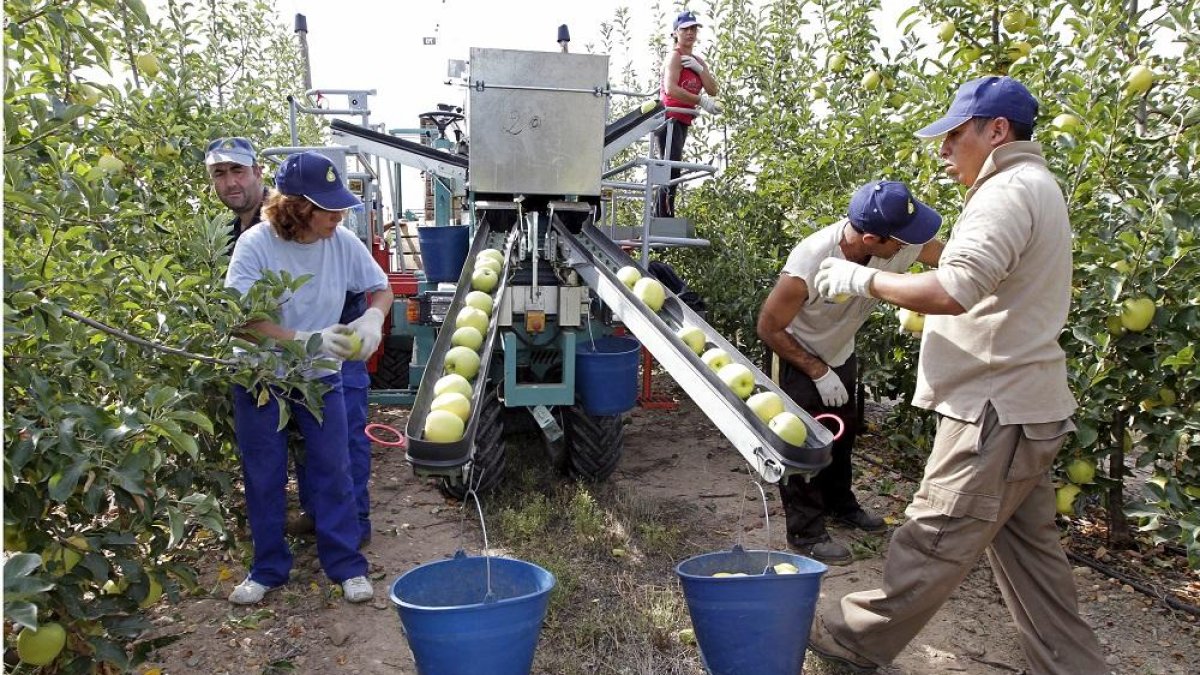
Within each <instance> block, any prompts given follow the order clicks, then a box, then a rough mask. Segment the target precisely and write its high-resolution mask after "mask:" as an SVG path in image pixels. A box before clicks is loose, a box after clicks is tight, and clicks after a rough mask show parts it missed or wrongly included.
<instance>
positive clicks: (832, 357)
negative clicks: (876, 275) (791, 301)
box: [783, 218, 921, 368]
mask: <svg viewBox="0 0 1200 675" xmlns="http://www.w3.org/2000/svg"><path fill="white" fill-rule="evenodd" d="M848 224H849V221H848V220H847V219H845V218H843V219H841V220H839V221H838V222H836V223H834V224H832V225H828V226H826V227H823V228H821V229H820V230H817V231H816V232H814V233H812V234H811V235H809V236H807V237H805V238H804V240H803V241H801V242H800V243H799V244H797V245H796V247H795V248H793V249H792V252H791V254H789V255H788V259H787V262H785V263H784V264H783V273H784V274H786V275H788V276H790V277H796V278H797V279H803V280H804V283H805V284H806V285H807V286H808V300H807V301H806V302H805V303H804V306H803V307H801V308H800V311H799V312H797V313H796V316H794V317H792V320H791V321H790V322H789V323H788V327H787V332H788V334H789V335H791V336H792V337H793V338H795V339H796V342H798V343H800V346H801V347H803V348H804V350H805V351H807V352H808V353H809V354H812V355H813V356H816V357H817V358H819V359H821V360H822V361H824V362H825V365H827V366H829V367H830V368H837V367H838V366H841V365H842V364H844V363H846V360H847V359H849V358H850V355H851V354H853V353H854V336H855V335H856V334H857V333H858V329H859V328H862V325H863V324H864V323H866V321H867V318H868V317H870V316H871V310H873V309H875V306H876V305H878V304H879V300H877V299H875V298H862V297H852V298H850V299H849V300H847V301H846V302H843V303H836V302H830V301H829V300H826V299H824V298H822V297H821V294H820V293H817V290H816V289H817V286H816V281H815V279H816V276H817V270H818V269H820V267H821V261H823V260H825V259H826V258H830V257H833V258H838V259H840V260H845V259H846V256H845V255H844V254H843V253H842V247H841V246H839V244H840V243H841V241H842V230H843V229H844V228H845V227H846V225H848ZM919 255H921V246H919V245H913V246H905V247H904V248H902V249H900V252H899V253H897V254H896V255H894V256H892V257H891V258H890V259H886V260H885V259H883V258H876V257H874V256H872V257H871V259H870V260H868V261H867V264H866V267H871V268H874V269H879V270H883V271H885V272H899V273H903V272H907V271H908V268H909V267H911V266H912V264H913V263H914V262H916V261H917V256H919Z"/></svg>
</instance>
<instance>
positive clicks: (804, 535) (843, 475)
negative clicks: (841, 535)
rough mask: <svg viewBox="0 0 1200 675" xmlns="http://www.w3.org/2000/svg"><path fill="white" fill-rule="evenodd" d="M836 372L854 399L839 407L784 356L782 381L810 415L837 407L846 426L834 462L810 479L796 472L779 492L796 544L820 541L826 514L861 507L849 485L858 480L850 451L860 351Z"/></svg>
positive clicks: (835, 447) (855, 430) (836, 445)
mask: <svg viewBox="0 0 1200 675" xmlns="http://www.w3.org/2000/svg"><path fill="white" fill-rule="evenodd" d="M833 372H834V373H836V374H837V376H838V378H839V379H841V381H842V385H843V386H845V387H846V391H848V392H850V400H849V401H847V402H846V404H845V405H842V406H839V407H837V408H828V407H826V406H825V404H824V403H822V402H821V394H820V392H818V391H817V385H815V384H813V381H812V378H810V377H809V376H808V375H805V374H804V372H803V371H800V370H798V369H796V368H794V367H793V366H792V365H791V364H789V363H788V362H786V361H784V360H783V359H780V364H779V386H780V387H782V388H783V390H784V391H785V392H787V394H788V396H791V397H792V400H793V401H795V402H796V404H797V405H799V406H800V407H801V408H804V409H805V410H806V411H808V414H810V415H814V416H815V415H820V414H821V413H833V414H835V415H837V416H838V417H840V418H842V421H843V422H845V423H846V432H845V433H844V434H842V437H841V438H839V439H838V440H836V441H834V442H833V461H832V463H830V465H829V466H827V467H825V469H824V470H822V471H821V472H820V473H818V474H817V475H816V476H813V477H812V478H811V479H809V480H807V481H806V480H804V478H803V477H801V476H793V477H791V478H790V479H789V480H788V482H787V483H786V484H781V485H780V486H779V496H780V498H781V500H782V501H783V512H784V514H785V515H786V518H787V532H788V540H789V541H791V542H792V543H794V544H800V545H802V544H811V543H815V542H817V541H821V540H822V539H824V538H825V537H826V536H827V534H826V532H825V516H826V515H828V514H834V515H840V514H848V513H853V512H854V511H857V510H858V509H859V508H860V507H859V505H858V499H856V498H855V497H854V492H852V491H851V490H850V486H851V483H852V481H853V478H852V470H851V465H850V452H851V450H853V449H854V440H855V439H856V438H857V437H858V401H857V400H856V399H857V397H858V389H857V387H856V386H855V381H856V380H857V375H858V357H857V356H856V355H851V356H850V358H849V359H847V360H846V362H845V363H844V364H842V365H841V366H838V367H837V368H834V369H833ZM834 427H836V425H834Z"/></svg>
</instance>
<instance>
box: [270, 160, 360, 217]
mask: <svg viewBox="0 0 1200 675" xmlns="http://www.w3.org/2000/svg"><path fill="white" fill-rule="evenodd" d="M275 188H276V189H278V190H279V192H280V193H282V194H285V195H292V196H297V197H304V198H306V199H308V201H310V202H312V203H314V204H316V205H317V206H319V207H321V208H323V209H325V210H326V211H344V210H345V209H349V208H352V207H355V206H358V205H359V204H362V202H361V201H359V199H358V197H355V196H354V193H353V192H350V191H349V190H347V189H346V183H345V181H343V180H342V172H341V171H340V170H338V168H337V167H336V166H334V164H333V162H332V161H330V159H329V158H328V157H326V156H325V155H322V154H320V153H317V152H313V151H311V150H309V151H306V152H298V153H296V154H294V155H288V158H287V159H285V160H283V164H281V165H279V170H278V171H276V172H275Z"/></svg>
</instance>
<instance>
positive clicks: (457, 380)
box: [433, 373, 474, 399]
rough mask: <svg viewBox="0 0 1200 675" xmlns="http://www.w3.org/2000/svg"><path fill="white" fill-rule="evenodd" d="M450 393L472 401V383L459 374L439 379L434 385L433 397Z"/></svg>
mask: <svg viewBox="0 0 1200 675" xmlns="http://www.w3.org/2000/svg"><path fill="white" fill-rule="evenodd" d="M449 392H457V393H459V394H462V395H463V396H466V397H467V398H468V399H470V398H471V394H472V393H473V392H474V390H473V389H472V388H471V383H470V382H469V381H468V380H467V378H465V377H463V376H462V375H459V374H458V373H451V374H449V375H443V376H442V377H440V378H438V381H437V382H434V383H433V395H434V396H435V397H436V396H441V395H442V394H446V393H449Z"/></svg>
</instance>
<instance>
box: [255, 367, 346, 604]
mask: <svg viewBox="0 0 1200 675" xmlns="http://www.w3.org/2000/svg"><path fill="white" fill-rule="evenodd" d="M322 382H324V383H325V384H328V385H330V386H331V387H332V388H331V389H330V390H329V391H328V392H326V393H325V396H324V407H323V409H322V415H323V417H324V421H323V422H318V421H317V419H316V418H315V417H314V416H313V414H312V413H311V412H309V411H308V409H307V408H305V407H304V404H303V403H302V402H301V401H298V400H297V401H292V402H289V403H288V405H289V406H290V412H291V414H292V419H293V420H294V422H295V424H296V426H297V427H298V428H299V429H300V434H301V436H303V438H304V455H305V463H306V468H307V473H308V475H307V480H306V489H307V493H308V494H307V499H308V501H309V503H310V504H311V505H312V507H313V516H314V520H315V521H316V532H317V558H318V559H320V561H321V568H322V569H324V570H325V574H326V576H328V577H329V578H330V579H331V580H332V581H334V582H335V583H341V582H343V581H345V580H346V579H350V578H352V577H357V576H362V575H364V574H366V573H367V560H366V558H364V557H363V555H362V554H361V553H359V552H358V541H359V528H358V523H357V516H356V512H355V507H354V502H353V499H352V494H351V493H352V487H351V479H350V461H349V452H348V450H347V446H346V407H345V402H344V400H343V398H342V378H341V376H340V375H330V376H329V377H326V378H323V379H322ZM233 421H234V431H235V433H236V434H237V443H238V452H239V453H240V454H241V458H242V475H243V479H244V481H245V486H246V511H247V516H248V518H249V521H250V537H251V539H252V541H253V542H254V564H253V566H252V567H251V569H250V578H251V579H252V580H254V581H257V582H258V583H260V584H263V585H265V586H279V585H281V584H284V583H286V582H287V580H288V574H289V573H290V572H291V568H292V551H291V549H290V548H289V547H288V544H287V540H286V539H285V537H284V521H285V520H286V509H287V494H286V492H287V465H288V450H287V430H286V429H283V430H277V429H276V427H278V426H279V403H278V401H277V399H276V398H275V397H274V396H272V397H271V398H270V400H269V401H268V402H267V403H266V405H263V406H258V405H256V401H255V397H254V396H253V395H251V394H250V392H248V391H247V390H246V389H245V388H243V387H241V386H236V385H235V386H234V388H233Z"/></svg>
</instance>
